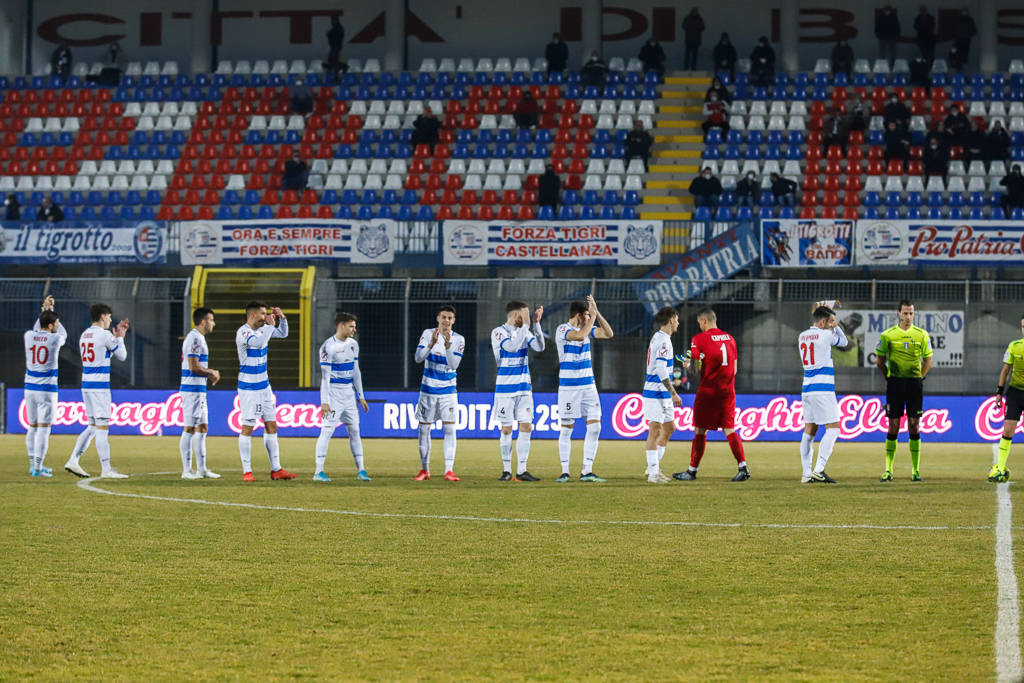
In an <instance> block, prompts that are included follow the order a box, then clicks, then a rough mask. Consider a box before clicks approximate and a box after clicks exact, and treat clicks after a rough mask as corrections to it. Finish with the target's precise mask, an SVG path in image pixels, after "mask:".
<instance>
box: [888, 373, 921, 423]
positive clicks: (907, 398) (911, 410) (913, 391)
mask: <svg viewBox="0 0 1024 683" xmlns="http://www.w3.org/2000/svg"><path fill="white" fill-rule="evenodd" d="M923 407H924V380H923V379H921V378H920V377H890V378H889V381H888V382H886V385H885V416H886V417H887V418H889V419H890V420H898V419H900V418H901V417H903V414H904V412H905V413H906V415H907V417H921V413H922V411H923Z"/></svg>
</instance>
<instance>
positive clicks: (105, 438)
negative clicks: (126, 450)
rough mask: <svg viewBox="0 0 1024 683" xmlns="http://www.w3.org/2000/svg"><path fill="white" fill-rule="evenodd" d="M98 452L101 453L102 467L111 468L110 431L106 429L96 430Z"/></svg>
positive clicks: (104, 470) (102, 468) (103, 469)
mask: <svg viewBox="0 0 1024 683" xmlns="http://www.w3.org/2000/svg"><path fill="white" fill-rule="evenodd" d="M96 452H97V453H99V454H100V469H101V470H102V471H103V472H106V471H107V470H109V469H110V432H109V430H106V429H97V430H96Z"/></svg>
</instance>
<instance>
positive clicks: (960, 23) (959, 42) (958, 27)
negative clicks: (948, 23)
mask: <svg viewBox="0 0 1024 683" xmlns="http://www.w3.org/2000/svg"><path fill="white" fill-rule="evenodd" d="M1018 7H1019V5H1018ZM977 33H978V27H977V26H976V25H975V23H974V19H972V18H971V15H970V14H969V13H968V12H967V8H966V7H964V8H962V9H961V10H960V16H959V17H957V18H956V21H954V22H953V47H955V48H956V49H957V50H959V51H960V53H961V54H962V55H963V57H964V62H966V61H967V58H968V56H969V55H970V54H971V38H973V37H974V36H975V35H977Z"/></svg>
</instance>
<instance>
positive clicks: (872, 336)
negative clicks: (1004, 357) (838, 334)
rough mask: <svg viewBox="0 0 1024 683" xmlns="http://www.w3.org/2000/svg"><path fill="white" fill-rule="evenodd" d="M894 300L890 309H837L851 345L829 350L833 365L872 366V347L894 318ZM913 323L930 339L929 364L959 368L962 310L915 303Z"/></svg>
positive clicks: (895, 318)
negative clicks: (923, 306) (929, 307)
mask: <svg viewBox="0 0 1024 683" xmlns="http://www.w3.org/2000/svg"><path fill="white" fill-rule="evenodd" d="M895 306H896V304H895V302H894V303H893V308H892V310H884V311H881V310H877V309H875V310H869V309H863V308H861V309H846V308H842V309H840V310H839V311H837V312H836V319H837V320H838V322H839V324H840V325H841V326H842V328H843V331H844V332H846V336H847V337H849V338H850V341H851V342H852V344H853V346H852V347H851V348H850V349H848V350H846V351H840V350H839V349H833V350H832V358H833V360H834V361H835V364H836V365H841V366H846V367H858V366H859V367H865V368H873V367H875V349H876V348H877V347H878V338H879V337H881V336H882V332H884V331H886V330H887V329H889V328H890V327H892V326H893V325H895V324H896V323H897V322H899V321H898V320H897V316H896V310H895ZM914 324H915V325H916V326H918V327H920V328H921V329H923V330H925V331H926V332H928V334H929V336H930V337H931V341H932V352H933V355H932V365H933V366H934V367H937V368H960V367H963V364H964V324H965V317H964V312H963V311H962V310H955V311H954V310H942V311H933V310H931V309H925V308H920V307H917V308H916V310H915V312H914Z"/></svg>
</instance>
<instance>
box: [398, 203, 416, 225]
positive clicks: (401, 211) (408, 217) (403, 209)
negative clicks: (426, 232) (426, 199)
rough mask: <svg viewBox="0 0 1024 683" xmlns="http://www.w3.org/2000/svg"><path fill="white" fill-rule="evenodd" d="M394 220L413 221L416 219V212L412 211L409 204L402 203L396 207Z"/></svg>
mask: <svg viewBox="0 0 1024 683" xmlns="http://www.w3.org/2000/svg"><path fill="white" fill-rule="evenodd" d="M395 220H399V221H413V220H416V214H414V213H413V211H412V207H411V206H408V205H405V204H403V205H402V206H400V207H398V213H397V214H395Z"/></svg>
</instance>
